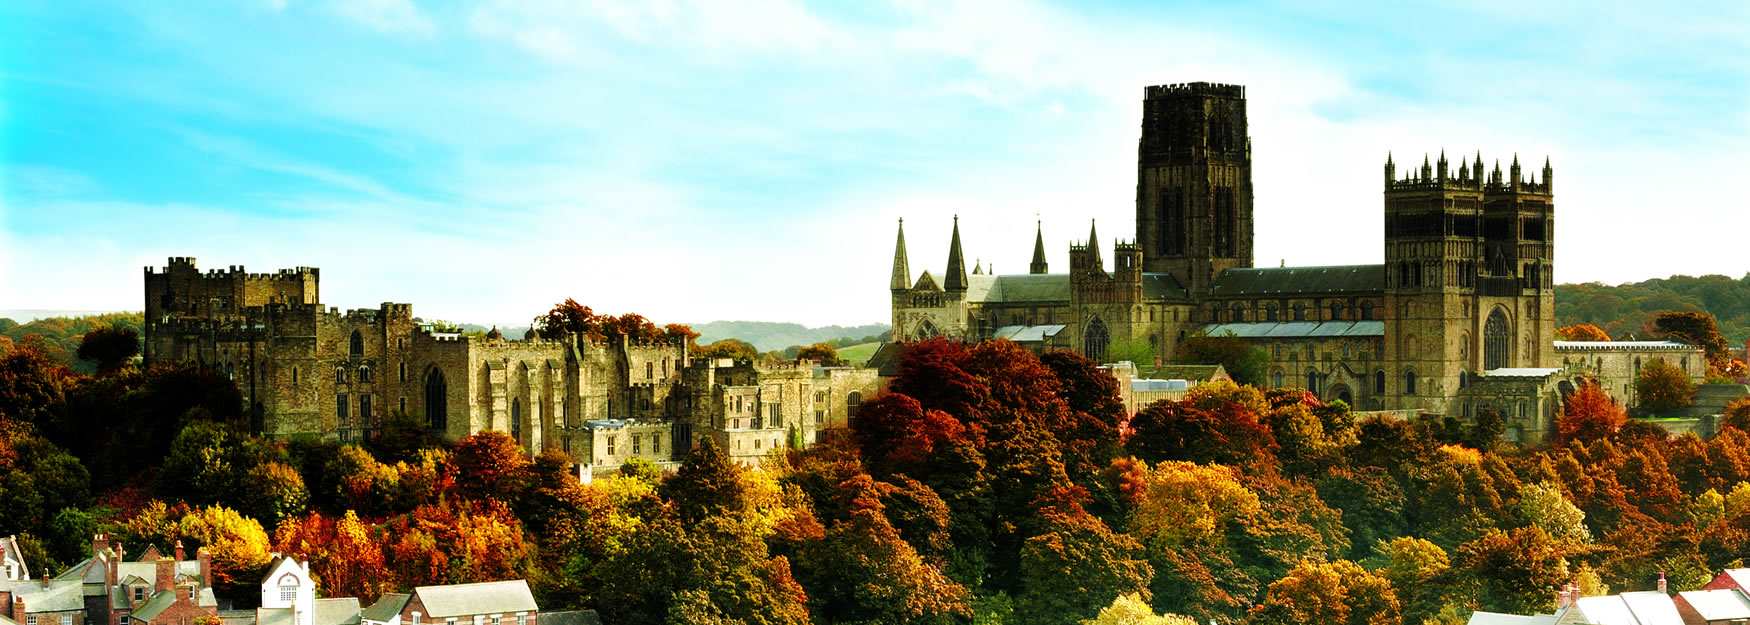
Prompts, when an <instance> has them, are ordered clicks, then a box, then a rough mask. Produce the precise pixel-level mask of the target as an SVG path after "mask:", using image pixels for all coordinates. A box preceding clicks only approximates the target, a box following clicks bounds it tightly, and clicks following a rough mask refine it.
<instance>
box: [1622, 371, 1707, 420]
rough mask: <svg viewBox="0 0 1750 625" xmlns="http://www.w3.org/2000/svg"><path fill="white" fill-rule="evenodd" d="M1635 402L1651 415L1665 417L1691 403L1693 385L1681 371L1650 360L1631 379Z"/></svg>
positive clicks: (1693, 399)
mask: <svg viewBox="0 0 1750 625" xmlns="http://www.w3.org/2000/svg"><path fill="white" fill-rule="evenodd" d="M1635 398H1636V399H1637V400H1638V401H1639V403H1640V406H1641V407H1642V408H1644V409H1646V410H1648V411H1651V412H1652V413H1654V414H1669V413H1671V412H1672V411H1675V410H1680V409H1682V408H1687V407H1689V405H1690V404H1692V403H1694V402H1695V383H1694V382H1692V381H1690V379H1689V374H1688V373H1687V372H1685V371H1684V370H1682V369H1679V368H1677V367H1676V366H1675V365H1672V364H1671V363H1668V362H1665V361H1664V360H1663V359H1654V360H1653V361H1652V362H1649V363H1647V365H1646V366H1644V367H1641V372H1640V375H1637V376H1635Z"/></svg>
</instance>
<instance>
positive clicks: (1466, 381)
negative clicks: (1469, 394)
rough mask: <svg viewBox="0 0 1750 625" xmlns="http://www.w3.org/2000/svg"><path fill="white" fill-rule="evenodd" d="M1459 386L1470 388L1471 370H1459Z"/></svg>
mask: <svg viewBox="0 0 1750 625" xmlns="http://www.w3.org/2000/svg"><path fill="white" fill-rule="evenodd" d="M1458 387H1459V388H1469V387H1470V372H1469V371H1460V372H1458Z"/></svg>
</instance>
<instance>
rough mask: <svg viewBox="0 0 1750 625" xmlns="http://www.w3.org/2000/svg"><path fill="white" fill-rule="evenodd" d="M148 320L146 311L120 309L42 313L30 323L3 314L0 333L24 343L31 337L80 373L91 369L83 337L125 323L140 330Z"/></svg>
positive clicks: (41, 346) (46, 351)
mask: <svg viewBox="0 0 1750 625" xmlns="http://www.w3.org/2000/svg"><path fill="white" fill-rule="evenodd" d="M144 322H145V316H144V314H143V313H137V312H118V313H101V314H92V315H85V316H77V317H39V318H36V319H32V320H30V321H28V322H26V323H22V324H21V323H19V322H18V321H16V320H14V319H12V318H10V317H0V336H4V337H6V338H8V339H11V340H12V342H13V343H24V342H25V337H27V336H33V335H34V336H36V337H38V338H33V339H31V341H32V342H34V343H36V344H37V345H38V346H39V347H40V348H42V351H43V353H44V354H45V355H47V356H48V357H49V358H50V359H52V360H54V361H55V362H58V363H61V364H64V365H67V366H69V367H72V368H73V369H74V370H75V371H78V372H80V373H91V372H92V369H91V364H90V363H88V362H84V361H81V360H79V357H78V356H77V355H76V352H78V351H79V339H80V338H82V337H84V336H85V333H86V332H90V331H92V330H95V329H97V328H107V327H110V326H122V327H127V328H133V329H134V331H135V332H138V331H139V330H140V326H141V324H143V323H144Z"/></svg>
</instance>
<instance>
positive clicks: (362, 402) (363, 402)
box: [359, 394, 371, 426]
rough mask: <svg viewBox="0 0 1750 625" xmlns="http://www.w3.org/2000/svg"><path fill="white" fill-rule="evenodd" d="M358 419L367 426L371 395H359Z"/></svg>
mask: <svg viewBox="0 0 1750 625" xmlns="http://www.w3.org/2000/svg"><path fill="white" fill-rule="evenodd" d="M359 420H360V421H361V422H363V423H365V424H366V425H367V426H368V425H369V424H370V422H371V396H370V395H369V394H365V395H359Z"/></svg>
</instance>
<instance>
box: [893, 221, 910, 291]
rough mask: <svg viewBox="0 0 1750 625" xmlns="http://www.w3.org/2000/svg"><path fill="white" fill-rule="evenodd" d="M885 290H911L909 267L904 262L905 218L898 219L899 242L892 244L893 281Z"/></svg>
mask: <svg viewBox="0 0 1750 625" xmlns="http://www.w3.org/2000/svg"><path fill="white" fill-rule="evenodd" d="M887 288H888V289H891V290H894V291H905V290H909V289H911V267H910V266H909V265H908V264H907V263H906V261H905V218H904V217H901V218H900V219H899V240H898V241H896V242H895V243H894V244H893V279H892V280H891V281H889V282H888V283H887Z"/></svg>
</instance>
